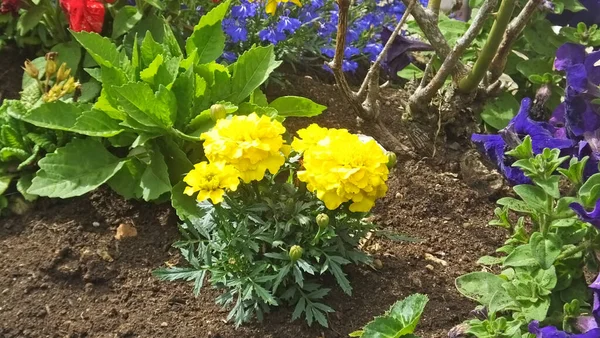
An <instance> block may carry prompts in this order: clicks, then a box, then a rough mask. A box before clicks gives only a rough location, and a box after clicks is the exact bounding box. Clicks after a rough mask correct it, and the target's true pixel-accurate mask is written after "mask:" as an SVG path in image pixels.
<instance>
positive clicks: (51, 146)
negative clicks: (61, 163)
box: [27, 133, 56, 153]
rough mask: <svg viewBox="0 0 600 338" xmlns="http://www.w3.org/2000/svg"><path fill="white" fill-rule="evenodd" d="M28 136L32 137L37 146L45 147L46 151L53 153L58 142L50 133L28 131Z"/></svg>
mask: <svg viewBox="0 0 600 338" xmlns="http://www.w3.org/2000/svg"><path fill="white" fill-rule="evenodd" d="M27 138H28V139H30V140H31V141H32V142H33V143H34V144H35V145H36V146H39V147H40V148H42V149H44V150H45V151H46V152H49V153H52V152H54V151H55V150H56V144H55V143H54V140H53V139H52V138H51V137H50V136H49V135H45V134H36V133H28V134H27Z"/></svg>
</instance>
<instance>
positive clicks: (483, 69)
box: [458, 0, 516, 93]
mask: <svg viewBox="0 0 600 338" xmlns="http://www.w3.org/2000/svg"><path fill="white" fill-rule="evenodd" d="M515 4H516V1H515V0H503V1H502V4H500V10H499V11H498V15H497V17H496V21H494V25H493V26H492V30H491V31H490V35H489V36H488V39H487V41H486V42H485V45H484V46H483V49H482V51H481V54H480V55H479V58H477V61H476V62H475V65H474V66H473V68H472V69H471V71H470V73H469V74H468V75H467V76H466V77H465V78H463V79H462V80H461V81H460V82H459V84H458V88H459V90H460V91H462V92H463V93H469V92H472V91H473V90H475V89H476V88H477V86H479V83H480V82H481V80H483V78H484V76H485V74H486V73H487V70H488V68H489V66H490V63H491V62H492V60H493V59H494V56H495V55H496V52H497V51H498V47H499V46H500V43H501V42H502V37H503V36H504V32H505V31H506V28H507V27H508V24H509V22H510V19H511V17H512V14H513V11H514V9H515Z"/></svg>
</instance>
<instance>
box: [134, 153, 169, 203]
mask: <svg viewBox="0 0 600 338" xmlns="http://www.w3.org/2000/svg"><path fill="white" fill-rule="evenodd" d="M152 148H153V149H152V152H151V154H150V164H149V165H148V166H147V167H146V169H145V170H144V173H143V174H142V177H141V180H140V186H141V187H142V198H143V199H144V201H153V200H156V199H158V198H159V197H160V196H161V195H162V194H164V193H167V192H170V191H171V181H170V179H169V172H168V168H167V164H166V163H165V158H164V156H163V155H162V153H161V152H160V150H159V149H158V147H157V146H154V147H152Z"/></svg>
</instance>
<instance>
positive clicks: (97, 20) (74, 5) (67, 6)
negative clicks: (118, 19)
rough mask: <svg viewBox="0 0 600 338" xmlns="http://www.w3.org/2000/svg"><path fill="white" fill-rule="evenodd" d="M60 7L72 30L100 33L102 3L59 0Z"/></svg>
mask: <svg viewBox="0 0 600 338" xmlns="http://www.w3.org/2000/svg"><path fill="white" fill-rule="evenodd" d="M111 2H114V0H111ZM60 5H61V6H62V8H63V10H64V11H65V13H66V14H67V16H68V17H69V27H70V28H71V29H72V30H74V31H76V32H81V31H86V32H96V33H100V32H102V25H103V24H104V12H105V10H104V3H102V2H100V1H98V0H60Z"/></svg>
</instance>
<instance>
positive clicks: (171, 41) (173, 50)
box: [163, 24, 183, 57]
mask: <svg viewBox="0 0 600 338" xmlns="http://www.w3.org/2000/svg"><path fill="white" fill-rule="evenodd" d="M163 30H164V35H163V44H165V45H167V47H169V48H168V51H169V53H170V54H171V56H173V57H179V56H181V57H183V52H182V50H181V46H180V45H179V42H178V41H177V38H176V37H175V34H173V30H172V29H171V26H170V25H168V24H165V25H163Z"/></svg>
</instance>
